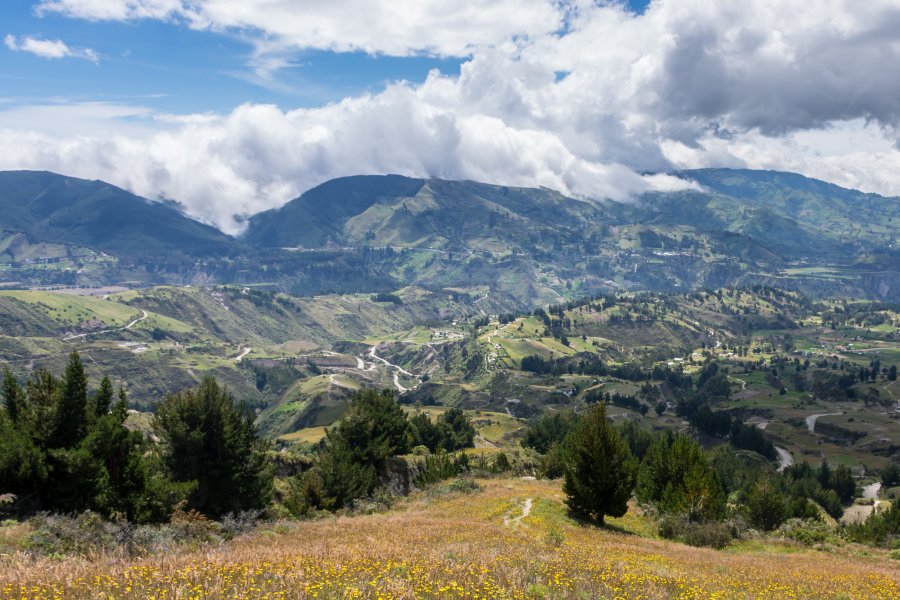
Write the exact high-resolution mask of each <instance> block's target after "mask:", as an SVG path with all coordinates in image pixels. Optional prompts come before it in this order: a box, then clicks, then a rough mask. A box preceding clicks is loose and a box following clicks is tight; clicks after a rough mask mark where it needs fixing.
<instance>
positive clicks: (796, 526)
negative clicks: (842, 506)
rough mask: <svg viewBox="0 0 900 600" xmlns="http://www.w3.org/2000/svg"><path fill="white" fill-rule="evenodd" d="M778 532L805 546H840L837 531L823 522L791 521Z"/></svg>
mask: <svg viewBox="0 0 900 600" xmlns="http://www.w3.org/2000/svg"><path fill="white" fill-rule="evenodd" d="M778 531H779V532H780V533H781V534H782V535H784V536H785V537H787V538H790V539H792V540H796V541H798V542H800V543H801V544H803V545H804V546H820V545H822V544H831V545H833V544H838V543H840V538H838V536H837V535H836V532H835V530H834V529H833V528H832V527H830V526H829V525H828V524H826V523H823V522H821V521H809V520H801V519H791V520H789V521H788V522H786V523H785V524H784V525H782V526H781V527H780V528H779V529H778Z"/></svg>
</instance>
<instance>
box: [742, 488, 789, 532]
mask: <svg viewBox="0 0 900 600" xmlns="http://www.w3.org/2000/svg"><path fill="white" fill-rule="evenodd" d="M747 510H748V512H749V517H750V523H751V524H752V525H753V526H754V527H757V528H759V529H762V530H764V531H771V530H772V529H775V528H776V527H778V526H779V525H781V523H783V522H784V520H785V519H786V518H787V502H786V499H785V497H784V495H783V494H782V493H781V492H780V491H779V490H778V488H777V487H776V486H775V484H774V482H773V481H772V480H771V479H770V478H769V477H768V476H765V477H762V478H760V479H759V481H757V482H756V485H754V486H753V489H752V490H751V492H750V497H749V498H748V500H747Z"/></svg>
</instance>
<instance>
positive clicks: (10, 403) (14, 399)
mask: <svg viewBox="0 0 900 600" xmlns="http://www.w3.org/2000/svg"><path fill="white" fill-rule="evenodd" d="M0 396H2V399H3V408H5V409H6V416H7V417H9V420H10V421H12V422H13V423H16V422H18V420H19V415H20V413H21V411H22V401H23V393H22V388H21V386H20V385H19V382H18V381H16V378H15V376H14V375H13V374H12V371H10V370H9V367H3V384H2V387H0Z"/></svg>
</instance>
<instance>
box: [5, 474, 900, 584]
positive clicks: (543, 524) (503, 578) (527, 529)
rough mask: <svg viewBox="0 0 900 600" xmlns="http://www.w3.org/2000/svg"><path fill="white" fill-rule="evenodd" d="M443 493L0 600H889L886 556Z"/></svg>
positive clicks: (57, 564) (538, 484)
mask: <svg viewBox="0 0 900 600" xmlns="http://www.w3.org/2000/svg"><path fill="white" fill-rule="evenodd" d="M478 483H479V484H480V486H481V489H480V490H478V491H475V492H473V493H465V492H461V491H457V490H458V489H464V488H465V486H454V485H453V484H444V485H443V486H439V487H437V488H432V489H431V490H430V491H428V492H420V493H418V494H416V495H414V496H412V497H410V498H408V499H405V500H402V501H401V502H400V503H399V504H398V505H396V506H395V507H394V508H393V509H391V510H389V511H387V512H384V513H380V514H368V515H356V516H341V517H337V518H335V517H329V518H325V519H319V520H309V521H299V522H278V523H275V524H270V525H263V526H262V527H261V528H260V529H257V530H256V531H255V532H254V533H251V534H247V535H245V536H242V537H239V538H237V539H235V540H234V541H232V542H230V543H226V544H225V545H222V546H219V547H201V548H197V549H193V550H190V551H174V552H172V553H169V554H165V555H157V556H151V557H146V558H139V559H129V558H124V557H121V556H93V557H84V558H81V559H67V560H65V561H61V560H58V559H55V558H44V559H38V560H32V559H28V558H26V557H25V556H24V555H21V554H13V555H7V556H0V598H2V599H13V598H15V599H17V600H21V599H45V598H46V599H52V598H79V599H81V598H84V599H87V598H91V599H93V598H107V599H112V598H116V599H138V598H141V599H145V598H154V599H156V600H159V599H162V598H184V599H188V598H190V599H199V598H248V599H249V598H253V599H276V598H296V599H306V598H404V599H405V598H409V599H413V598H423V599H425V598H468V599H476V598H483V599H495V598H510V599H512V598H522V599H526V598H609V599H619V598H621V599H625V598H628V599H639V598H643V599H656V598H680V599H688V598H741V599H750V598H760V599H762V598H766V599H768V598H835V599H838V598H841V599H851V598H860V599H862V598H879V599H890V598H900V567H898V566H897V562H896V561H893V560H891V559H889V558H888V555H887V552H886V551H881V550H873V549H871V548H863V547H857V546H854V545H846V546H840V547H835V548H831V549H830V550H829V551H827V552H826V551H818V550H812V549H807V548H803V547H801V546H799V545H795V544H793V543H791V542H788V541H785V542H779V541H777V540H774V541H773V540H772V538H766V539H765V540H752V539H751V540H748V541H743V542H740V543H738V545H736V546H732V547H729V548H728V549H726V550H724V551H715V550H707V549H699V548H693V547H690V546H685V545H681V544H677V543H673V542H668V541H664V540H660V539H656V538H655V537H654V534H653V532H654V531H655V528H654V527H653V526H652V523H651V521H650V520H649V519H648V518H647V517H645V516H643V515H641V514H640V511H639V510H637V509H635V508H633V507H632V508H631V510H630V511H629V513H628V514H627V515H625V516H624V517H622V518H620V519H610V520H609V526H608V527H607V528H606V529H598V528H596V527H594V526H591V525H587V524H584V523H580V522H578V521H576V520H573V519H572V518H570V517H569V516H568V514H567V512H566V509H565V506H564V505H563V503H562V492H561V490H560V486H559V483H558V482H546V481H533V480H523V479H489V480H480V481H479V482H478Z"/></svg>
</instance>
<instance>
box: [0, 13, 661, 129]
mask: <svg viewBox="0 0 900 600" xmlns="http://www.w3.org/2000/svg"><path fill="white" fill-rule="evenodd" d="M648 3H649V0H631V1H630V2H629V3H628V6H629V8H630V9H631V10H633V11H635V12H642V11H643V10H645V8H646V6H647V4H648ZM36 6H37V3H36V2H35V1H34V0H4V2H3V3H2V4H0V23H2V27H3V29H2V31H0V37H2V36H6V35H14V36H16V37H17V38H18V37H22V36H33V37H35V38H39V39H45V40H62V41H64V42H65V43H66V44H67V45H68V46H70V47H72V48H76V49H77V48H90V49H91V50H93V51H94V52H96V53H97V55H98V63H97V64H95V63H93V62H91V61H89V60H84V59H82V60H71V59H63V60H59V59H54V60H48V59H46V58H41V57H39V56H36V55H34V54H30V53H28V52H14V51H12V50H10V49H9V48H6V47H2V48H0V81H2V82H4V83H3V85H2V86H0V89H2V93H0V96H2V97H3V98H5V99H6V100H8V101H9V100H11V101H13V102H20V103H32V102H35V101H41V100H49V101H53V100H56V101H62V100H69V101H79V100H80V101H114V102H140V103H142V104H145V105H151V106H153V107H155V108H158V109H159V110H162V111H169V112H175V113H193V112H204V111H217V112H221V111H227V110H230V109H231V108H233V107H234V106H236V105H238V104H242V103H246V102H253V103H275V104H279V105H281V106H285V107H313V106H318V105H321V104H325V103H327V102H333V101H336V100H340V99H341V98H344V97H347V96H355V95H359V94H363V93H376V92H379V91H381V90H382V89H384V87H385V85H386V84H387V83H389V82H392V81H396V80H406V81H410V82H422V81H424V80H425V77H426V75H427V74H428V72H429V71H430V70H431V69H439V70H440V71H441V72H442V73H445V74H450V75H454V74H458V73H459V66H460V64H461V63H462V62H463V60H465V58H466V57H464V56H461V57H436V56H434V55H429V54H428V53H427V52H423V53H421V54H420V55H418V56H405V57H397V56H386V55H384V54H368V53H366V52H363V51H355V52H332V51H324V50H316V49H307V50H300V51H297V52H294V53H293V54H292V56H291V57H290V61H291V63H292V66H289V67H286V68H283V69H280V70H279V72H278V77H277V80H276V81H272V82H259V81H258V80H257V81H254V79H253V78H252V74H251V73H249V72H248V68H247V61H248V57H249V56H250V55H251V54H252V46H251V44H250V43H248V41H247V40H246V39H244V38H243V37H242V36H240V35H238V34H236V33H228V32H225V33H220V32H210V31H197V30H193V29H190V28H189V27H187V26H185V25H184V24H183V23H177V22H165V21H159V20H149V19H148V20H137V21H131V22H121V21H91V20H85V19H75V18H71V17H68V16H63V15H60V14H55V13H44V14H42V15H38V14H37V11H36V10H35V7H36Z"/></svg>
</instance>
